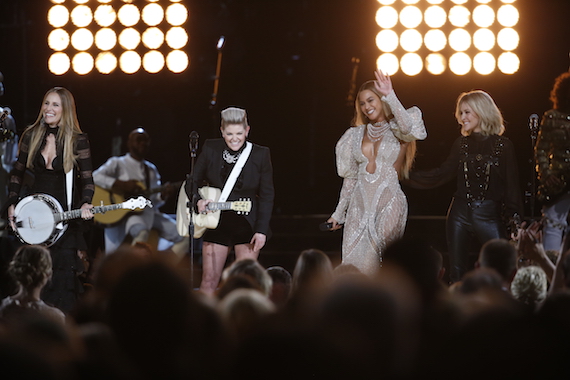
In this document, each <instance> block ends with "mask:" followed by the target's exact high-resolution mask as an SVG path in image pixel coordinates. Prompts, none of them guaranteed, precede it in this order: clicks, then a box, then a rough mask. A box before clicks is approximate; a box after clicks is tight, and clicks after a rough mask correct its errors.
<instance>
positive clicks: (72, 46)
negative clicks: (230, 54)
mask: <svg viewBox="0 0 570 380" xmlns="http://www.w3.org/2000/svg"><path fill="white" fill-rule="evenodd" d="M125 6H128V8H124V7H125ZM125 9H126V11H125ZM77 14H79V15H81V19H80V20H79V21H74V19H73V17H72V16H73V15H77ZM125 14H127V15H131V16H133V15H134V19H131V21H127V22H125V23H123V22H122V21H121V19H120V16H124V15H125ZM188 16H189V10H188V9H187V8H186V6H185V5H183V4H182V3H181V1H180V0H154V1H148V0H105V1H101V0H82V1H81V2H80V3H79V2H77V1H76V0H56V1H54V0H52V6H51V7H50V9H49V10H48V13H47V15H46V17H47V19H48V26H49V27H50V28H51V29H50V30H49V32H48V37H47V44H48V47H49V48H50V49H51V54H50V56H49V57H48V60H47V64H48V69H49V70H50V72H52V73H53V74H55V75H63V74H66V73H69V72H74V73H76V74H79V75H85V74H88V73H91V72H97V73H101V74H110V73H112V72H114V71H122V72H124V73H127V74H134V73H136V72H139V71H145V72H148V73H158V72H160V71H163V70H170V71H171V72H174V73H180V72H182V71H184V70H186V68H187V66H188V64H189V62H190V58H189V57H188V55H187V54H186V52H185V51H184V50H183V49H184V48H185V47H186V46H187V44H188V42H189V40H190V36H189V35H188V32H187V30H186V28H185V27H184V26H185V24H186V23H187V21H188ZM55 17H60V19H56V18H55ZM102 18H103V19H102ZM133 35H134V36H135V41H134V42H133V41H130V42H126V43H124V44H122V42H123V41H124V39H122V38H121V36H125V37H128V36H133ZM137 35H138V40H136V36H137ZM97 36H106V37H109V36H110V39H106V40H104V41H101V40H98V39H97ZM143 36H145V37H147V38H148V41H146V40H145V39H144V38H143ZM173 39H175V40H173ZM135 54H136V55H137V56H138V58H134V57H135ZM87 55H89V56H91V57H92V60H89V59H88V58H87ZM65 57H67V58H65ZM129 57H130V58H134V61H133V65H134V66H128V63H127V62H128V61H129ZM68 62H69V63H68ZM73 62H75V64H73ZM82 63H87V67H85V66H81V64H82ZM58 65H60V66H59V67H58ZM61 65H62V66H61Z"/></svg>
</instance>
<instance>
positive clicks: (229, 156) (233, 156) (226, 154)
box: [222, 149, 241, 164]
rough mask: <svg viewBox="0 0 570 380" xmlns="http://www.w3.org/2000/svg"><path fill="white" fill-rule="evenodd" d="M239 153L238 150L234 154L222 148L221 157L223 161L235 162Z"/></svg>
mask: <svg viewBox="0 0 570 380" xmlns="http://www.w3.org/2000/svg"><path fill="white" fill-rule="evenodd" d="M240 154H241V151H239V152H238V153H236V154H231V153H230V152H229V151H228V150H227V149H224V152H223V153H222V157H223V158H224V161H226V162H227V163H228V164H235V163H236V162H237V160H238V158H239V156H240Z"/></svg>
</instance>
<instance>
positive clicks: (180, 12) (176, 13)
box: [166, 3, 188, 26]
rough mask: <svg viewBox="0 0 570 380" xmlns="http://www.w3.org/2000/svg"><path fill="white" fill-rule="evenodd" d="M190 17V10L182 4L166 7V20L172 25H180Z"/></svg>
mask: <svg viewBox="0 0 570 380" xmlns="http://www.w3.org/2000/svg"><path fill="white" fill-rule="evenodd" d="M187 19H188V10H187V9H186V7H185V6H184V5H182V4H178V3H177V4H172V5H169V6H168V8H166V21H167V22H168V23H169V24H170V25H172V26H180V25H182V24H184V23H185V22H186V20H187Z"/></svg>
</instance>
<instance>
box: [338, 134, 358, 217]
mask: <svg viewBox="0 0 570 380" xmlns="http://www.w3.org/2000/svg"><path fill="white" fill-rule="evenodd" d="M358 131H359V129H358V128H356V127H352V128H349V129H348V130H347V131H346V132H345V133H344V135H343V136H342V137H341V138H340V140H338V142H337V144H336V149H335V151H336V166H337V173H338V175H339V176H340V177H342V178H344V180H343V181H342V188H341V190H340V196H339V200H338V204H337V206H336V209H335V211H334V213H333V214H332V218H334V219H335V220H336V221H337V222H338V223H340V224H343V223H344V221H345V220H346V210H347V209H348V204H349V203H350V199H351V197H352V192H353V191H354V187H355V185H356V181H357V176H358V162H357V161H356V159H355V157H354V154H353V149H354V144H355V143H357V140H358Z"/></svg>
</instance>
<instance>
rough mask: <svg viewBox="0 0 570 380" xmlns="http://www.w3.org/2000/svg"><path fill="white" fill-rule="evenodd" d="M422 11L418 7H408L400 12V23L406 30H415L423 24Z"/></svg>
mask: <svg viewBox="0 0 570 380" xmlns="http://www.w3.org/2000/svg"><path fill="white" fill-rule="evenodd" d="M422 19H423V15H422V11H420V10H419V9H418V7H414V6H407V7H405V8H404V9H402V11H401V12H400V23H401V24H402V25H404V26H405V27H406V28H415V27H417V26H418V25H420V23H421V22H422Z"/></svg>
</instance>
